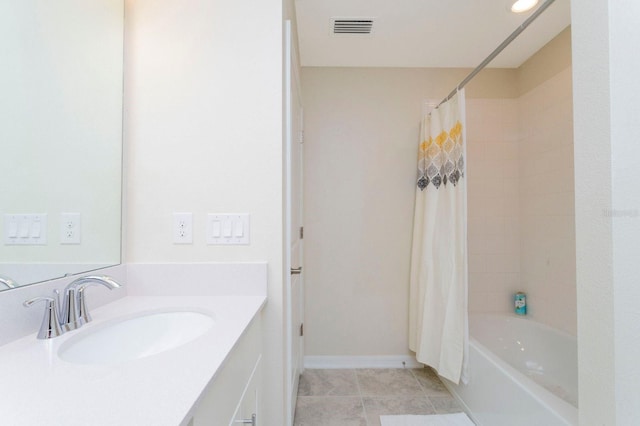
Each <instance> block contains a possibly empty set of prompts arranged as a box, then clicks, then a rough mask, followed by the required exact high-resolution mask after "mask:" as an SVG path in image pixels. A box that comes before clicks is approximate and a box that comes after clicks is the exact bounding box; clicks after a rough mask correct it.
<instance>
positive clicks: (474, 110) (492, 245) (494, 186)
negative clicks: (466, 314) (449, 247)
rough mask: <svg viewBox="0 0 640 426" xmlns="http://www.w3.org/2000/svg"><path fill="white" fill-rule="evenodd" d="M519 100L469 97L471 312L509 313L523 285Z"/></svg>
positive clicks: (468, 159)
mask: <svg viewBox="0 0 640 426" xmlns="http://www.w3.org/2000/svg"><path fill="white" fill-rule="evenodd" d="M518 156H519V146H518V103H517V100H516V99H469V100H468V101H467V176H468V181H467V182H468V186H467V199H468V218H469V219H468V224H467V232H468V243H469V246H468V247H469V311H470V312H502V313H506V312H510V311H511V306H512V302H511V298H512V294H513V293H514V292H516V291H517V290H518V289H519V288H520V258H519V254H518V253H519V249H520V247H519V246H520V229H519V228H520V225H519V220H520V219H519V194H518V174H519V171H518Z"/></svg>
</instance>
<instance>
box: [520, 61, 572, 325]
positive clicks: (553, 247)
mask: <svg viewBox="0 0 640 426" xmlns="http://www.w3.org/2000/svg"><path fill="white" fill-rule="evenodd" d="M571 88H572V83H571V68H570V67H569V68H566V69H565V70H564V71H562V72H560V73H558V74H556V75H555V76H554V77H552V78H550V79H549V80H547V81H545V82H543V83H542V84H540V85H538V86H537V87H535V88H534V89H532V90H531V91H529V92H527V93H526V94H524V95H522V96H521V97H520V98H518V105H519V110H520V141H519V145H520V156H519V170H520V173H519V179H520V188H519V191H518V192H519V195H520V237H521V241H520V244H521V245H520V267H521V271H520V272H521V276H520V281H521V288H522V289H523V290H524V291H525V292H526V293H527V298H528V313H529V314H530V315H531V316H532V317H533V318H535V319H536V320H537V321H540V322H543V323H545V324H549V325H551V326H553V327H555V328H559V329H561V330H565V331H567V332H569V333H571V334H573V335H575V334H576V332H577V330H576V317H577V308H576V250H575V248H576V239H575V211H574V176H573V175H574V170H573V108H572V107H573V102H572V98H571V97H572V90H571Z"/></svg>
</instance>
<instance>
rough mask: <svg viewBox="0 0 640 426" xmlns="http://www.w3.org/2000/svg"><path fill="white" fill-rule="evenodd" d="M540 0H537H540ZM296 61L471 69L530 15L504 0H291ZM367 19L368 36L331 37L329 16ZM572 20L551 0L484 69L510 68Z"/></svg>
mask: <svg viewBox="0 0 640 426" xmlns="http://www.w3.org/2000/svg"><path fill="white" fill-rule="evenodd" d="M540 3H542V0H541V1H540ZM295 4H296V14H297V25H298V37H299V46H300V60H301V63H302V66H337V67H339V66H347V67H470V68H473V67H475V66H477V65H478V64H479V63H480V62H482V60H483V59H484V58H485V57H487V56H488V55H489V53H491V52H492V51H493V50H494V49H495V48H496V47H497V46H498V45H499V44H500V43H501V42H502V41H503V40H504V39H506V38H507V37H508V36H509V34H511V33H512V32H513V31H514V30H515V29H516V28H517V27H518V26H519V25H520V24H522V22H524V20H525V19H526V18H527V17H528V16H529V15H530V14H531V12H529V13H526V14H514V13H512V12H511V11H510V10H509V7H510V2H509V0H296V1H295ZM336 17H339V18H362V17H373V18H374V20H375V22H374V24H373V33H372V35H370V36H363V35H333V28H332V26H331V18H336ZM570 22H571V13H570V5H569V0H556V1H555V3H554V4H552V5H551V6H550V7H549V8H548V9H547V10H546V11H545V12H544V13H543V14H542V15H540V16H539V17H538V19H537V20H536V21H535V22H534V23H532V24H531V26H529V27H528V28H527V29H526V30H525V31H524V32H523V33H522V34H521V35H520V36H519V37H518V38H517V39H516V40H515V41H514V42H513V43H511V45H510V46H509V47H508V48H507V49H505V50H504V51H503V52H502V53H501V54H500V55H499V56H498V57H497V58H496V59H495V60H494V61H493V62H492V63H491V64H490V65H489V66H490V67H498V68H515V67H518V66H520V65H521V64H522V63H523V62H524V61H525V60H526V59H528V58H529V57H530V56H531V55H532V54H533V53H535V52H536V51H538V49H540V48H541V47H542V46H544V45H545V44H546V43H547V42H549V41H550V40H551V39H552V38H553V37H555V36H556V35H557V34H558V33H560V32H561V31H562V30H563V29H564V28H566V27H567V26H568V25H569V24H570Z"/></svg>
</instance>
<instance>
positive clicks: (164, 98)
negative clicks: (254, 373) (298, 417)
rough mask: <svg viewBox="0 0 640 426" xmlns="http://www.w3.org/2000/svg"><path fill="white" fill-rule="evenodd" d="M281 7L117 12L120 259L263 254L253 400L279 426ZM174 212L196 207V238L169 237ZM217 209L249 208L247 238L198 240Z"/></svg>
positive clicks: (154, 1) (168, 6) (172, 1)
mask: <svg viewBox="0 0 640 426" xmlns="http://www.w3.org/2000/svg"><path fill="white" fill-rule="evenodd" d="M283 13H284V12H283V5H282V1H281V0H278V1H276V0H269V1H251V2H228V1H222V0H206V1H205V0H195V1H189V2H182V1H178V0H136V1H128V2H127V9H126V14H127V19H126V60H125V63H126V70H125V75H126V81H125V93H126V99H125V109H126V115H125V155H126V170H127V176H126V188H125V190H126V206H127V207H126V211H125V215H126V223H127V235H126V242H125V250H126V257H125V260H126V261H127V262H151V263H162V262H214V261H223V262H227V261H254V260H266V261H267V262H268V264H269V268H268V289H269V293H268V303H267V305H266V307H265V309H264V311H263V317H262V325H263V348H264V354H263V356H264V358H263V361H264V362H263V365H265V366H268V368H265V370H264V371H263V375H262V377H263V380H264V385H265V388H264V392H263V399H262V401H263V415H264V420H263V421H264V423H265V424H273V425H279V424H284V404H283V395H284V358H283V356H284V353H283V348H284V340H283V328H284V325H283V293H282V291H283V290H282V289H283V285H282V280H283V279H282V265H283V237H282V236H283V223H282V218H283V209H282V205H283V199H282V197H283V190H282V123H283V117H282V61H283V54H282V19H283ZM238 22H242V25H238ZM173 212H192V213H193V221H194V223H193V227H194V236H193V244H189V245H175V244H173V242H172V213H173ZM216 212H217V213H242V212H246V213H249V214H250V215H251V225H250V229H251V236H250V239H251V244H250V245H248V246H207V245H206V243H205V218H206V214H207V213H216ZM176 285H180V283H176Z"/></svg>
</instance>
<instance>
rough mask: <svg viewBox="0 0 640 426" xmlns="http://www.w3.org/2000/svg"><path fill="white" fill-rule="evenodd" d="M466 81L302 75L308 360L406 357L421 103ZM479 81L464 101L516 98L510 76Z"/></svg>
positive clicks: (420, 73) (421, 73) (415, 74)
mask: <svg viewBox="0 0 640 426" xmlns="http://www.w3.org/2000/svg"><path fill="white" fill-rule="evenodd" d="M467 73H468V70H460V69H456V70H434V69H431V70H419V69H365V68H349V69H346V68H303V74H302V83H303V88H302V90H303V94H304V100H305V163H304V168H305V187H304V193H305V199H304V203H305V271H306V275H305V283H306V284H305V285H306V312H305V314H306V315H305V340H306V351H305V354H306V355H311V356H322V355H327V356H329V355H334V356H366V355H405V354H408V353H409V351H408V342H407V333H408V330H407V322H408V285H407V283H408V280H409V259H410V247H411V235H412V226H413V224H412V222H413V205H414V196H415V179H416V163H415V162H416V153H417V141H416V140H417V139H416V138H417V137H418V130H419V123H420V119H421V115H422V103H423V101H424V100H425V99H437V100H440V98H442V97H443V96H445V95H446V94H447V93H448V92H449V91H450V90H451V88H452V87H453V86H455V84H457V83H458V82H459V81H460V80H461V79H462V78H463V77H464V76H465V75H466V74H467ZM479 78H480V79H479V80H476V81H474V83H473V84H472V85H470V86H469V88H468V92H467V95H468V97H469V98H474V97H479V96H480V97H486V96H488V94H489V93H491V92H492V93H493V96H494V97H498V98H510V97H515V96H516V90H515V72H514V71H510V70H488V71H485V72H483V73H482V75H481V76H480V77H479ZM505 81H506V82H507V83H508V84H504V82H505ZM469 115H472V114H469ZM511 124H512V125H513V128H515V126H516V125H517V123H516V122H515V121H514V122H513V123H511ZM470 126H471V125H470Z"/></svg>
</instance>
